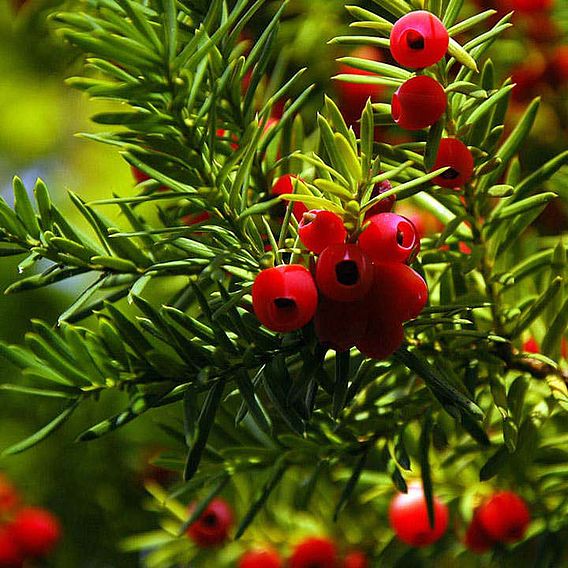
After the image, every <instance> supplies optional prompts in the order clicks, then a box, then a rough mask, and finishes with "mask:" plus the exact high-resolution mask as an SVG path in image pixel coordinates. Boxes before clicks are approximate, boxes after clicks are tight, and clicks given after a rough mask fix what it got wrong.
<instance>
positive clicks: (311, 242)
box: [298, 209, 347, 254]
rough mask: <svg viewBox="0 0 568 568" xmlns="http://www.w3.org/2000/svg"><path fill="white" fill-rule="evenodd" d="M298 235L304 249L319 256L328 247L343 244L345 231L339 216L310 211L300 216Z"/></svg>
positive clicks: (322, 211) (320, 211)
mask: <svg viewBox="0 0 568 568" xmlns="http://www.w3.org/2000/svg"><path fill="white" fill-rule="evenodd" d="M298 235H299V236H300V240H301V241H302V243H304V246H305V247H306V248H308V249H309V250H311V251H312V252H315V253H316V254H319V253H320V252H321V251H322V250H323V249H324V248H326V247H327V246H329V245H335V244H339V243H343V242H345V238H346V237H347V231H346V230H345V227H344V225H343V219H341V217H340V216H339V215H336V214H335V213H332V212H331V211H324V210H321V209H312V210H311V211H308V212H307V213H304V215H303V216H302V220H301V221H300V226H299V228H298Z"/></svg>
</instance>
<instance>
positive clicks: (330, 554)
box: [289, 537, 337, 568]
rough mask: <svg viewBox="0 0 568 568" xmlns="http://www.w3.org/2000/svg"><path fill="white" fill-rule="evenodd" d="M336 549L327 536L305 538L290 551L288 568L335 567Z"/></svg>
mask: <svg viewBox="0 0 568 568" xmlns="http://www.w3.org/2000/svg"><path fill="white" fill-rule="evenodd" d="M336 562H337V549H336V546H335V544H334V543H333V541H331V540H329V539H327V538H316V537H312V538H307V539H305V540H303V541H302V542H300V544H298V545H297V546H296V548H295V549H294V551H293V552H292V556H291V557H290V560H289V564H290V568H336Z"/></svg>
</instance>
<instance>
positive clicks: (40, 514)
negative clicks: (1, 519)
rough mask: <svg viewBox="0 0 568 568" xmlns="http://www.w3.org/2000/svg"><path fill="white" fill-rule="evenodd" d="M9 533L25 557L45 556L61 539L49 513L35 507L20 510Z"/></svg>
mask: <svg viewBox="0 0 568 568" xmlns="http://www.w3.org/2000/svg"><path fill="white" fill-rule="evenodd" d="M11 531H12V534H13V536H14V539H15V540H16V542H17V544H18V545H19V547H20V549H21V550H22V551H23V552H24V554H25V555H26V556H46V555H47V554H49V553H50V552H51V551H52V550H53V549H54V548H55V545H56V544H57V543H58V542H59V539H60V538H61V526H60V524H59V521H58V520H57V518H56V517H55V516H54V515H52V514H51V513H50V512H49V511H46V510H44V509H40V508H36V507H27V508H25V509H21V510H20V511H19V512H18V514H17V515H16V517H15V518H14V520H13V522H12V525H11Z"/></svg>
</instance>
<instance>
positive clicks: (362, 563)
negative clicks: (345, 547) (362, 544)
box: [343, 550, 369, 568]
mask: <svg viewBox="0 0 568 568" xmlns="http://www.w3.org/2000/svg"><path fill="white" fill-rule="evenodd" d="M368 566H369V561H368V560H367V557H366V556H365V555H364V554H363V553H362V552H359V551H358V550H355V551H353V552H350V553H349V554H347V555H346V556H345V558H344V560H343V568H368Z"/></svg>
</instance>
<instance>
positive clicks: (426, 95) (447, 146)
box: [390, 10, 474, 188]
mask: <svg viewBox="0 0 568 568" xmlns="http://www.w3.org/2000/svg"><path fill="white" fill-rule="evenodd" d="M448 44H449V35H448V31H447V30H446V28H445V27H444V24H443V23H442V22H441V21H440V20H439V19H438V18H437V17H436V16H435V15H434V14H431V13H430V12H426V11H424V10H417V11H414V12H410V13H409V14H406V15H405V16H403V17H402V18H400V19H399V20H398V21H397V22H396V23H395V24H394V26H393V28H392V31H391V34H390V49H391V53H392V56H393V58H394V59H395V60H396V62H397V63H399V64H400V65H402V66H404V67H408V68H410V69H423V68H425V67H429V66H431V65H434V64H436V63H438V61H440V60H441V59H442V58H443V57H444V55H445V54H446V51H447V49H448ZM446 107H447V97H446V93H445V91H444V88H443V87H442V85H440V83H439V82H438V81H436V79H434V78H432V77H430V76H429V75H416V76H414V77H411V78H410V79H408V80H407V81H405V82H404V83H403V84H402V85H401V86H400V87H399V88H398V89H397V90H396V92H395V93H394V94H393V96H392V100H391V113H392V117H393V120H394V121H395V122H396V123H397V124H398V125H399V126H400V127H401V128H404V129H405V130H422V129H423V128H427V127H429V126H432V125H434V124H435V123H436V122H438V121H439V120H440V119H441V118H442V116H443V115H444V113H445V112H446ZM473 165H474V164H473V156H472V155H471V152H470V151H469V150H468V148H467V146H466V145H465V144H464V143H463V142H461V141H460V140H457V139H456V138H443V139H442V140H441V142H440V146H439V149H438V153H437V157H436V163H435V165H434V170H437V169H440V168H444V167H447V168H448V169H447V170H446V171H445V172H444V173H443V174H442V175H440V176H438V177H437V178H435V179H434V183H437V184H438V185H440V186H442V187H448V188H458V187H461V186H463V185H464V184H465V183H466V182H467V181H468V180H469V179H470V178H471V176H472V175H473Z"/></svg>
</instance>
